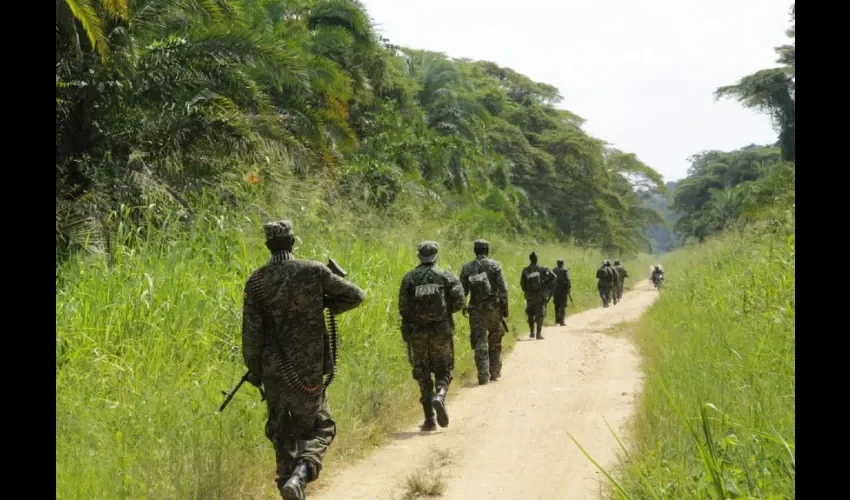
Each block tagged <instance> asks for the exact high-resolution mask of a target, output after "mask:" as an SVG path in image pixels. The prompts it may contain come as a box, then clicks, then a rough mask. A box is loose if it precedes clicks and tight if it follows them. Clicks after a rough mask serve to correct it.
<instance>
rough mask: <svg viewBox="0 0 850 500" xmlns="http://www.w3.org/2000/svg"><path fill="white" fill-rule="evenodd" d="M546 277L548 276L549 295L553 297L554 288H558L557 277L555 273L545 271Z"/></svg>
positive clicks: (549, 270)
mask: <svg viewBox="0 0 850 500" xmlns="http://www.w3.org/2000/svg"><path fill="white" fill-rule="evenodd" d="M547 271H548V272H547V273H546V275H547V276H549V295H554V293H555V288H556V287H557V286H558V275H557V274H555V271H553V270H551V269H547Z"/></svg>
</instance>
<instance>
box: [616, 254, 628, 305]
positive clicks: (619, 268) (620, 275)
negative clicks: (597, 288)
mask: <svg viewBox="0 0 850 500" xmlns="http://www.w3.org/2000/svg"><path fill="white" fill-rule="evenodd" d="M614 271H615V272H616V273H617V290H616V293H617V302H620V301H621V300H623V289H624V288H623V287H624V284H625V281H626V278H628V277H629V272H628V271H626V268H625V267H623V264H621V263H620V260H619V259H617V260H615V261H614ZM617 302H614V303H615V304H616V303H617Z"/></svg>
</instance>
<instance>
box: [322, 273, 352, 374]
mask: <svg viewBox="0 0 850 500" xmlns="http://www.w3.org/2000/svg"><path fill="white" fill-rule="evenodd" d="M328 269H330V270H331V272H332V273H334V274H336V275H337V276H339V277H340V278H345V277H346V276H348V273H346V272H345V270H343V269H342V267H340V265H339V264H337V262H336V261H335V260H333V259H331V258H329V259H328ZM324 342H325V352H326V353H327V352H329V353H330V358H328V357H326V358H325V369H326V370H325V371H326V372H329V373H328V378H327V380H326V381H325V388H326V389H327V388H328V386H330V385H331V382H333V380H334V377H336V364H337V360H338V358H337V347H338V345H339V344H338V343H337V333H336V315H335V314H334V313H332V312H331V311H330V309H328V335H326V336H325V339H324ZM328 362H331V363H333V365H331V366H327V365H328Z"/></svg>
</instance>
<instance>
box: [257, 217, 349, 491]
mask: <svg viewBox="0 0 850 500" xmlns="http://www.w3.org/2000/svg"><path fill="white" fill-rule="evenodd" d="M264 230H265V235H266V246H267V247H268V248H269V250H271V252H272V258H271V260H270V262H269V263H268V264H266V265H265V266H263V267H261V268H260V269H258V270H256V271H254V272H253V273H252V274H251V277H250V278H249V279H248V282H247V283H246V285H245V298H244V304H243V311H242V349H243V358H244V362H245V366H247V367H248V369H249V370H250V371H251V373H252V379H251V380H249V381H250V382H251V383H252V384H254V385H255V386H258V387H259V385H260V384H262V385H263V386H264V388H265V395H266V404H267V407H268V420H267V422H266V428H265V434H266V437H268V439H269V440H270V441H271V442H272V444H273V445H274V450H275V457H276V462H277V477H276V482H277V485H278V489H279V490H280V493H281V495H282V496H283V498H284V499H285V500H290V499H292V500H301V499H303V498H304V488H305V486H306V484H307V483H309V482H312V481H314V480H316V479H317V478H318V476H319V473H320V472H321V470H322V460H323V458H324V456H325V454H326V453H327V450H328V446H329V445H330V444H331V442H332V441H333V440H334V437H335V436H336V424H335V422H334V421H333V419H332V417H331V413H330V410H329V408H328V401H327V395H326V391H325V388H324V387H323V384H324V380H323V379H324V377H323V376H324V374H325V373H326V370H325V366H326V358H325V357H326V356H327V355H328V353H326V352H325V336H326V335H327V328H326V324H325V317H324V315H323V312H324V309H325V308H327V309H329V310H330V311H331V312H333V313H334V314H340V313H343V312H345V311H349V310H351V309H354V308H355V307H357V306H358V305H360V303H361V302H363V300H364V298H365V294H364V293H363V291H362V290H361V289H360V288H358V287H357V286H355V285H354V284H352V283H350V282H348V281H346V280H344V279H342V278H340V277H338V276H336V275H335V274H333V273H332V272H331V270H330V269H328V267H327V266H325V265H324V264H321V263H319V262H314V261H310V260H301V259H295V258H294V257H293V256H292V254H291V253H290V250H291V249H292V243H293V242H294V236H293V234H292V223H291V222H290V221H277V222H272V223H268V224H266V225H265V226H264Z"/></svg>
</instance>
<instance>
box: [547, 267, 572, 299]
mask: <svg viewBox="0 0 850 500" xmlns="http://www.w3.org/2000/svg"><path fill="white" fill-rule="evenodd" d="M552 272H553V273H554V274H555V278H556V280H555V293H569V292H570V288H572V283H571V282H570V273H569V272H567V270H566V269H564V268H563V267H556V268H554V269H552Z"/></svg>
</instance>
